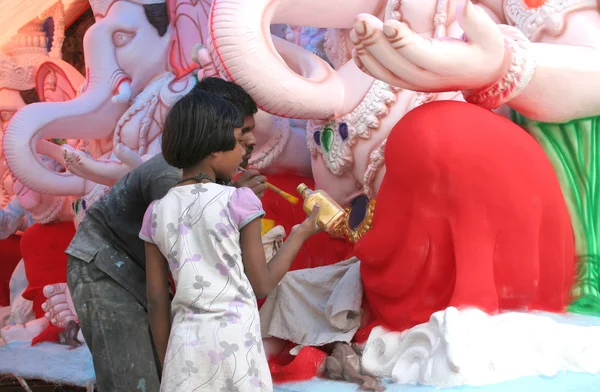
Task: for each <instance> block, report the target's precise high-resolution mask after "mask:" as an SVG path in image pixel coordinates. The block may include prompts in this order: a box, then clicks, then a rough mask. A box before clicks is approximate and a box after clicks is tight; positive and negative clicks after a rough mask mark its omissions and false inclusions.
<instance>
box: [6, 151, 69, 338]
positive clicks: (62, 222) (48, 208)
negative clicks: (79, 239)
mask: <svg viewBox="0 0 600 392" xmlns="http://www.w3.org/2000/svg"><path fill="white" fill-rule="evenodd" d="M42 159H43V162H44V163H45V165H46V167H48V168H50V169H51V170H57V171H60V170H63V169H61V168H60V165H59V164H57V163H56V161H55V160H51V159H49V158H46V157H44V158H42ZM14 192H15V195H16V197H17V200H18V201H19V203H20V204H21V206H22V207H23V208H24V209H25V210H26V211H27V212H28V213H30V214H31V215H32V217H33V219H34V220H35V222H36V223H35V224H34V225H32V226H31V227H29V228H28V229H27V230H25V232H24V234H23V236H22V239H21V254H22V257H23V260H24V265H25V274H26V275H27V280H28V282H29V285H28V287H27V289H26V290H25V292H24V293H23V297H24V298H25V299H28V300H30V301H32V302H33V311H34V313H35V317H36V318H35V319H34V320H33V321H30V322H28V323H26V324H24V325H12V326H7V327H5V328H3V329H2V330H1V331H0V334H1V337H2V340H3V341H4V342H5V343H10V342H33V343H34V344H35V343H37V342H41V341H57V340H58V334H59V332H60V331H61V330H60V329H59V328H57V327H55V326H53V325H51V324H50V320H48V318H46V316H45V311H44V310H43V308H42V304H43V303H44V301H45V300H46V298H45V296H44V294H43V288H44V287H45V286H46V285H49V284H55V283H61V282H64V281H65V280H66V268H67V257H66V255H65V253H64V251H65V249H66V248H67V246H68V244H69V243H70V242H71V239H72V238H73V235H74V234H75V227H74V226H73V210H72V207H71V198H70V197H57V196H49V195H44V194H40V193H37V192H34V191H32V190H30V189H28V188H26V187H25V186H24V185H23V184H22V183H21V182H20V181H19V180H17V179H15V180H14Z"/></svg>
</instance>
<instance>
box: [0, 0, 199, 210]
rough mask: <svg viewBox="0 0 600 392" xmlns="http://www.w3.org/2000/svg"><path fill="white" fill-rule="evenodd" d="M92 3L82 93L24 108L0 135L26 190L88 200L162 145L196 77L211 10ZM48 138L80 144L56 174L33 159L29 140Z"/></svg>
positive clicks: (178, 2) (154, 3) (139, 2)
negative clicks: (195, 55) (169, 116)
mask: <svg viewBox="0 0 600 392" xmlns="http://www.w3.org/2000/svg"><path fill="white" fill-rule="evenodd" d="M90 5H91V7H92V9H93V11H94V16H95V19H96V23H94V24H93V25H92V26H91V27H90V28H89V29H88V30H87V32H86V34H85V36H84V43H83V44H84V54H85V64H86V68H87V69H86V78H85V83H84V84H83V86H82V89H81V94H79V95H78V96H77V97H76V98H74V99H72V100H70V101H68V102H43V103H38V104H34V105H29V106H27V107H25V108H24V109H23V110H21V111H19V112H18V113H17V114H16V115H15V116H14V117H13V119H12V121H11V123H10V125H9V127H8V129H7V131H6V135H5V140H4V150H5V156H6V161H7V163H8V165H9V166H10V168H11V171H12V172H13V173H14V174H15V176H16V177H17V178H19V179H20V180H21V181H22V182H23V183H24V184H25V185H26V186H27V187H28V188H30V189H32V190H35V191H36V192H40V193H45V194H52V195H68V196H84V198H85V201H86V202H85V203H83V204H84V206H85V205H90V204H92V203H93V202H94V201H95V200H97V198H98V197H100V196H101V195H102V194H103V193H104V192H105V191H106V189H107V187H108V186H111V185H112V184H114V183H115V182H116V181H117V180H118V179H119V178H121V177H122V176H123V175H124V174H125V173H127V172H128V171H130V170H132V169H133V168H135V167H137V166H139V165H140V164H141V163H142V162H143V160H144V159H147V158H148V157H150V156H153V155H155V154H156V153H158V152H159V151H160V148H159V147H160V146H159V135H160V132H161V126H162V122H163V120H164V116H165V114H166V112H167V111H168V109H169V108H170V107H171V105H172V104H173V103H174V102H175V101H176V100H177V99H178V98H179V97H180V96H181V95H183V94H185V93H186V92H187V91H189V90H190V89H191V87H192V86H193V85H194V83H195V82H194V78H193V76H192V75H191V71H192V70H193V69H194V68H196V67H197V64H195V63H194V62H193V61H192V59H191V57H192V47H193V45H195V44H197V43H198V42H202V41H203V39H204V37H203V34H204V31H203V29H204V26H206V24H207V23H206V20H207V18H208V8H209V6H210V4H209V3H207V2H206V1H184V0H170V1H166V0H163V1H159V0H130V1H129V0H92V1H90ZM52 70H53V71H54V74H55V76H56V78H58V79H59V80H61V79H65V78H67V75H66V74H65V73H64V72H61V71H62V70H61V67H57V66H55V67H52ZM77 87H79V86H77ZM48 138H58V139H81V140H84V143H83V145H82V146H81V148H80V149H74V148H72V147H70V146H63V154H64V161H65V164H66V166H67V169H68V172H66V173H55V172H52V171H50V170H48V169H47V168H45V167H44V165H42V164H41V162H40V161H39V159H38V158H36V155H35V154H34V152H35V148H32V146H35V144H36V142H37V141H38V140H40V139H48ZM38 152H39V151H38ZM84 209H85V208H84Z"/></svg>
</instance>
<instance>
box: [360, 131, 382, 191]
mask: <svg viewBox="0 0 600 392" xmlns="http://www.w3.org/2000/svg"><path fill="white" fill-rule="evenodd" d="M386 144H387V138H385V139H383V142H381V144H380V145H379V147H377V148H376V149H375V150H373V151H372V152H371V155H369V166H367V170H365V175H364V179H363V184H364V185H363V191H364V192H365V194H366V195H367V197H368V198H369V199H372V198H374V197H375V196H376V195H377V191H376V190H375V178H376V177H377V173H378V172H379V170H380V169H381V168H382V167H383V165H384V164H385V146H386Z"/></svg>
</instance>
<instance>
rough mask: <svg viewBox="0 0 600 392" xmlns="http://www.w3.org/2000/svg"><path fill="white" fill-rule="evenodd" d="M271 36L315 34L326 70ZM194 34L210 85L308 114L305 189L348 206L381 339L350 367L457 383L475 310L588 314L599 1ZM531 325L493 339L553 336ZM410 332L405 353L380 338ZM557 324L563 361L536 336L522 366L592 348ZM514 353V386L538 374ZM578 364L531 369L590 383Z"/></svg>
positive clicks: (408, 8) (262, 18)
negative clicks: (217, 78) (204, 50)
mask: <svg viewBox="0 0 600 392" xmlns="http://www.w3.org/2000/svg"><path fill="white" fill-rule="evenodd" d="M285 23H287V24H290V25H302V26H312V27H318V28H330V29H331V30H330V31H329V32H328V41H327V42H326V45H325V48H326V50H327V52H328V53H327V54H328V56H330V60H331V62H332V63H333V64H334V66H335V69H331V67H329V65H328V64H326V63H325V62H324V61H322V60H321V59H319V58H318V57H317V56H314V55H312V54H310V53H305V54H304V55H303V56H302V57H298V56H292V55H290V53H289V51H287V52H286V50H287V48H286V47H285V45H282V44H281V43H279V42H278V41H277V40H271V39H270V38H269V37H270V36H269V34H267V31H266V28H267V27H268V26H269V25H270V24H285ZM210 29H211V34H210V37H211V41H210V42H209V44H210V45H209V48H210V50H211V53H212V58H213V60H214V62H215V66H216V68H217V70H218V71H219V73H220V75H221V76H222V77H225V78H228V79H230V80H232V81H234V82H236V83H238V84H240V85H241V86H242V87H244V88H245V89H246V91H248V92H249V93H250V94H252V96H253V97H254V99H255V100H256V101H257V103H258V104H259V106H260V107H261V108H262V109H263V110H265V111H267V112H269V113H272V114H274V115H278V116H283V117H290V118H303V119H308V120H309V122H308V126H307V143H308V147H309V149H310V151H311V154H312V170H313V175H314V179H315V183H316V186H317V187H318V188H321V189H324V190H326V191H327V192H328V193H329V194H330V195H331V196H333V197H334V198H335V199H336V200H337V201H338V202H339V203H340V204H341V205H343V206H344V207H348V208H349V214H348V220H347V222H346V224H347V227H346V228H345V229H344V232H345V233H346V234H347V235H349V236H351V237H352V238H354V239H358V237H361V236H362V238H360V240H358V242H357V245H356V247H355V254H356V255H357V256H358V258H359V259H360V272H361V279H362V284H363V288H364V291H365V297H366V299H367V302H368V308H369V310H370V311H369V314H370V320H369V321H370V326H374V325H378V326H383V327H384V329H383V330H382V329H381V328H378V329H377V330H374V331H373V332H372V333H371V339H370V340H369V343H368V344H367V351H365V357H368V358H370V361H371V362H369V363H367V362H363V366H364V367H365V368H366V369H369V371H371V372H372V373H373V374H377V375H379V376H382V377H388V378H392V379H395V380H397V381H402V382H422V383H434V384H436V385H440V386H452V385H461V384H464V383H469V382H471V381H473V379H469V377H468V376H465V374H468V373H469V371H471V373H470V374H471V375H473V374H477V373H478V372H477V371H473V368H472V367H471V368H470V370H469V369H467V368H468V365H473V364H472V363H471V364H469V363H468V361H469V359H470V358H471V357H470V356H469V354H467V353H466V352H467V351H466V350H463V349H462V348H464V347H465V346H461V344H462V343H464V344H465V345H467V346H468V347H472V346H473V345H474V346H477V343H474V342H477V340H475V335H473V334H471V335H466V336H462V337H461V338H460V339H459V338H457V334H459V335H460V333H463V334H464V331H468V330H470V329H468V328H463V327H465V326H466V327H469V326H470V325H471V326H472V325H477V326H479V327H480V329H486V327H485V325H484V324H485V322H484V321H485V320H488V319H487V318H486V317H492V316H487V315H495V314H497V313H498V312H504V311H509V310H510V311H515V310H519V311H523V310H525V311H534V310H542V311H549V312H552V313H561V312H564V311H565V309H566V308H567V306H568V305H571V307H570V310H572V311H576V312H581V313H591V314H594V315H598V314H600V308H599V307H598V305H600V302H599V300H600V295H599V294H600V291H599V290H598V286H599V285H600V280H599V279H598V276H599V273H600V270H599V269H598V268H599V267H598V266H599V265H598V256H599V253H598V249H597V247H598V245H599V242H598V238H597V232H598V223H597V222H598V216H599V215H598V209H597V206H596V194H597V192H596V188H597V186H596V171H597V169H596V166H597V164H596V162H597V160H598V157H597V156H596V153H595V151H596V147H595V146H596V144H597V142H596V136H595V134H596V133H597V131H598V129H597V127H598V125H597V124H598V122H597V119H596V118H597V116H598V115H600V95H598V94H597V91H598V88H599V87H600V77H599V76H598V75H600V14H599V13H598V3H597V1H596V0H573V1H558V0H546V1H539V2H533V1H527V0H485V1H479V2H477V4H476V5H475V4H473V3H472V2H471V1H468V0H467V1H464V0H460V1H458V0H457V1H453V0H450V1H446V0H427V1H419V2H414V1H406V0H405V1H402V0H389V1H385V0H382V1H365V0H350V1H348V0H344V1H341V0H329V1H325V2H323V1H316V0H315V1H304V2H297V1H287V0H275V1H267V0H257V1H245V0H215V1H214V3H213V8H212V14H211V20H210ZM247 58H252V61H247V60H246V59H247ZM457 101H458V102H457ZM460 101H463V102H460ZM464 101H467V102H468V103H465V102H464ZM491 110H497V111H498V112H502V113H508V114H509V115H510V116H511V118H512V119H513V120H515V121H517V122H518V124H519V125H524V126H525V127H526V128H527V130H528V131H529V133H530V134H527V132H526V131H525V130H523V129H522V128H521V127H519V126H518V125H516V124H514V123H512V122H510V121H509V120H507V119H504V118H502V117H501V116H499V115H498V114H495V113H493V112H492V111H491ZM532 136H533V137H532ZM536 139H537V140H536ZM375 200H376V201H377V202H376V203H375ZM371 211H374V213H373V215H372V216H371V214H370V212H371ZM371 219H372V221H370V220H371ZM361 222H362V223H361ZM369 226H370V227H371V230H370V232H368V233H367V234H364V231H366V229H367V228H369ZM362 229H364V230H362ZM576 272H577V273H576ZM469 309H475V310H477V309H478V311H471V310H469ZM478 312H479V313H478ZM501 316H502V315H498V316H493V317H500V319H498V320H499V321H498V322H497V323H496V321H493V322H491V323H492V324H494V323H496V325H500V324H502V320H505V319H503V318H501ZM529 316H531V317H534V320H538V321H539V320H547V319H545V318H543V317H542V316H539V317H540V318H536V317H537V316H534V315H533V314H529V313H519V316H517V317H515V318H509V320H510V322H508V323H505V324H503V325H504V326H507V325H510V326H512V327H514V330H513V332H514V331H517V330H518V329H519V328H522V329H523V331H526V334H528V335H527V336H531V337H534V336H535V331H536V330H539V328H543V327H547V326H548V323H550V324H552V322H551V320H550V321H548V323H546V322H545V321H541V322H539V323H537V324H536V323H535V322H529V321H531V320H532V319H530V318H527V317H529ZM493 317H492V319H493V320H496V319H495V318H493ZM367 324H368V323H367ZM533 325H535V327H534V326H533ZM552 325H554V324H552ZM413 327H414V328H415V331H414V334H412V335H411V338H407V339H406V340H402V339H401V337H398V336H396V335H386V332H382V331H386V330H387V331H390V330H391V331H403V330H406V329H410V328H413ZM479 327H473V328H475V330H477V328H479ZM561 328H562V327H556V326H555V327H552V328H548V330H552V331H555V332H556V333H559V334H560V336H561V339H562V338H563V337H564V336H566V335H569V337H568V338H567V337H565V339H566V340H565V342H567V341H568V343H565V346H569V347H570V348H567V347H563V346H562V343H556V342H555V341H553V340H552V339H546V337H545V338H544V339H540V341H541V340H544V342H545V343H548V347H550V349H548V351H544V350H541V351H540V350H538V351H537V352H544V353H545V354H547V355H556V358H559V357H561V356H564V357H568V358H571V356H575V357H578V355H579V354H577V353H580V352H581V351H582V350H584V351H585V350H586V349H585V345H586V344H587V343H586V342H590V340H597V339H598V333H599V331H598V330H597V329H593V328H592V329H585V328H581V330H580V332H573V333H567V332H566V330H564V329H561ZM574 328H575V327H574ZM499 329H502V328H499ZM508 329H510V328H508ZM429 330H433V331H434V332H431V333H430V332H428V331H429ZM496 330H497V329H496ZM506 330H507V328H504V332H506ZM511 330H512V329H511ZM369 331H370V328H365V329H364V330H363V332H364V334H363V335H362V338H363V339H364V338H366V337H368V336H369ZM461 331H463V332H461ZM390 333H393V332H390ZM359 335H361V334H360V333H359ZM403 336H404V335H403ZM477 336H478V337H479V338H481V337H482V336H484V334H478V335H477ZM485 336H486V337H487V338H489V339H487V340H486V341H490V340H492V341H493V340H494V336H493V335H485ZM503 336H504V338H505V339H496V341H498V342H503V343H506V342H510V341H512V344H506V347H510V349H511V350H520V351H514V352H520V353H521V352H522V353H524V352H525V351H526V349H525V348H523V347H521V346H519V344H516V343H515V342H517V341H519V342H522V340H517V339H512V340H511V339H510V338H511V337H514V336H513V335H510V334H508V335H503ZM583 336H585V337H586V338H585V339H584V338H583ZM388 337H389V339H388ZM469 338H472V340H471V341H470V343H469ZM386 339H387V340H386ZM457 342H461V343H460V344H459V343H457ZM370 343H372V344H370ZM469 345H470V346H469ZM369 347H370V349H369ZM599 349H600V348H599V347H598V346H597V345H595V344H594V345H593V347H591V348H590V349H589V351H586V353H588V354H589V353H594V355H598V353H599ZM498 350H500V351H501V348H500V347H499V348H498ZM552 350H555V351H552ZM561 350H562V351H561ZM570 350H573V351H570ZM578 350H579V351H578ZM440 351H441V352H444V354H443V355H445V357H443V358H440V357H439V352H440ZM534 351H535V349H531V352H534ZM557 351H558V352H559V354H557ZM498 352H499V351H494V350H490V353H492V354H490V355H491V356H494V355H499V354H498ZM367 354H369V355H367ZM479 354H481V355H486V354H485V353H479ZM504 354H506V352H505V353H504ZM590 355H591V354H590ZM525 357H527V358H529V359H530V361H529V363H530V365H529V367H528V368H527V369H528V370H526V371H525V370H523V372H524V373H521V374H520V375H529V374H540V373H536V370H535V369H533V370H532V367H535V364H536V363H537V360H535V359H534V360H532V359H531V357H528V356H526V355H524V358H525ZM592 357H593V356H589V355H587V354H586V355H581V356H580V357H578V358H583V359H582V363H583V362H585V361H588V362H586V364H582V363H578V364H577V365H573V366H570V365H569V366H567V365H563V364H561V363H560V361H559V362H556V363H553V365H552V366H549V367H548V368H547V369H546V370H548V369H550V368H551V369H552V370H548V371H549V374H556V372H558V371H560V370H574V371H589V372H592V373H597V372H598V371H600V369H599V368H598V367H597V366H595V365H593V364H590V363H591V362H589V361H590V359H591V358H592ZM416 358H418V359H416ZM473 358H479V359H481V360H480V361H479V363H483V364H489V365H490V366H492V365H494V364H495V365H498V366H500V362H502V361H500V362H498V361H499V360H500V359H503V360H504V362H502V364H503V365H506V366H508V362H510V360H511V359H510V358H514V357H513V356H507V355H505V356H504V357H503V358H500V359H499V357H498V356H496V357H494V358H492V359H490V357H477V356H475V355H474V356H473ZM483 358H488V360H489V361H491V362H489V361H486V360H484V359H483ZM495 361H496V362H495ZM507 361H508V362H507ZM554 365H555V366H554ZM561 366H566V367H567V368H568V369H566V368H565V367H561ZM440 368H444V372H443V374H442V373H439V372H438V371H437V370H438V369H440ZM432 369H433V370H432ZM582 369H583V370H582ZM408 370H410V371H408ZM478 370H479V373H481V374H484V372H481V369H478ZM513 370H514V369H513ZM528 372H530V373H528ZM488 373H489V369H488ZM488 373H485V374H488ZM499 373H502V372H499ZM506 374H508V373H506ZM506 374H504V373H503V376H502V377H508V378H510V377H517V376H516V375H515V374H514V373H511V376H507V375H506ZM483 378H485V377H483ZM505 379H506V378H505ZM479 381H481V380H479ZM479 381H478V382H479ZM496 381H498V380H497V379H496ZM481 382H483V383H485V382H489V379H488V380H483V381H481Z"/></svg>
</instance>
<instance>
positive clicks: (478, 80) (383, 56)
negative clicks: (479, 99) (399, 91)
mask: <svg viewBox="0 0 600 392" xmlns="http://www.w3.org/2000/svg"><path fill="white" fill-rule="evenodd" d="M456 16H457V20H458V23H459V25H460V27H461V28H462V29H463V31H464V32H465V36H466V39H465V41H463V40H459V39H455V38H442V39H429V38H424V37H422V36H420V35H419V34H416V33H415V32H413V31H412V30H411V29H410V28H409V27H408V26H407V25H406V24H405V23H402V22H399V21H397V20H388V21H386V22H385V23H382V22H381V21H380V20H379V19H377V18H376V17H374V16H372V15H368V14H361V15H359V16H358V17H357V18H356V21H355V24H354V29H353V30H352V31H351V32H350V38H351V39H352V41H353V42H354V45H355V49H354V51H353V53H352V56H353V58H354V61H355V62H356V64H357V66H358V67H359V68H360V69H361V70H362V71H363V72H365V73H367V74H369V75H371V76H373V77H374V78H376V79H379V80H382V81H384V82H386V83H388V84H390V85H393V86H398V87H401V88H405V89H408V90H412V91H419V92H446V91H461V90H462V91H465V90H479V89H482V88H484V87H486V86H488V85H491V84H493V83H494V82H496V81H497V80H498V79H499V78H500V77H501V75H502V73H503V72H504V70H505V68H506V67H507V64H505V46H504V37H503V35H502V34H501V32H500V30H499V28H498V26H497V25H496V24H495V23H494V21H493V20H492V19H491V18H490V17H489V16H488V15H487V14H486V13H485V12H484V11H483V10H482V9H481V8H478V7H476V6H474V5H473V4H472V3H471V1H470V0H466V1H464V2H463V3H462V4H460V5H459V6H458V9H457V11H456Z"/></svg>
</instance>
